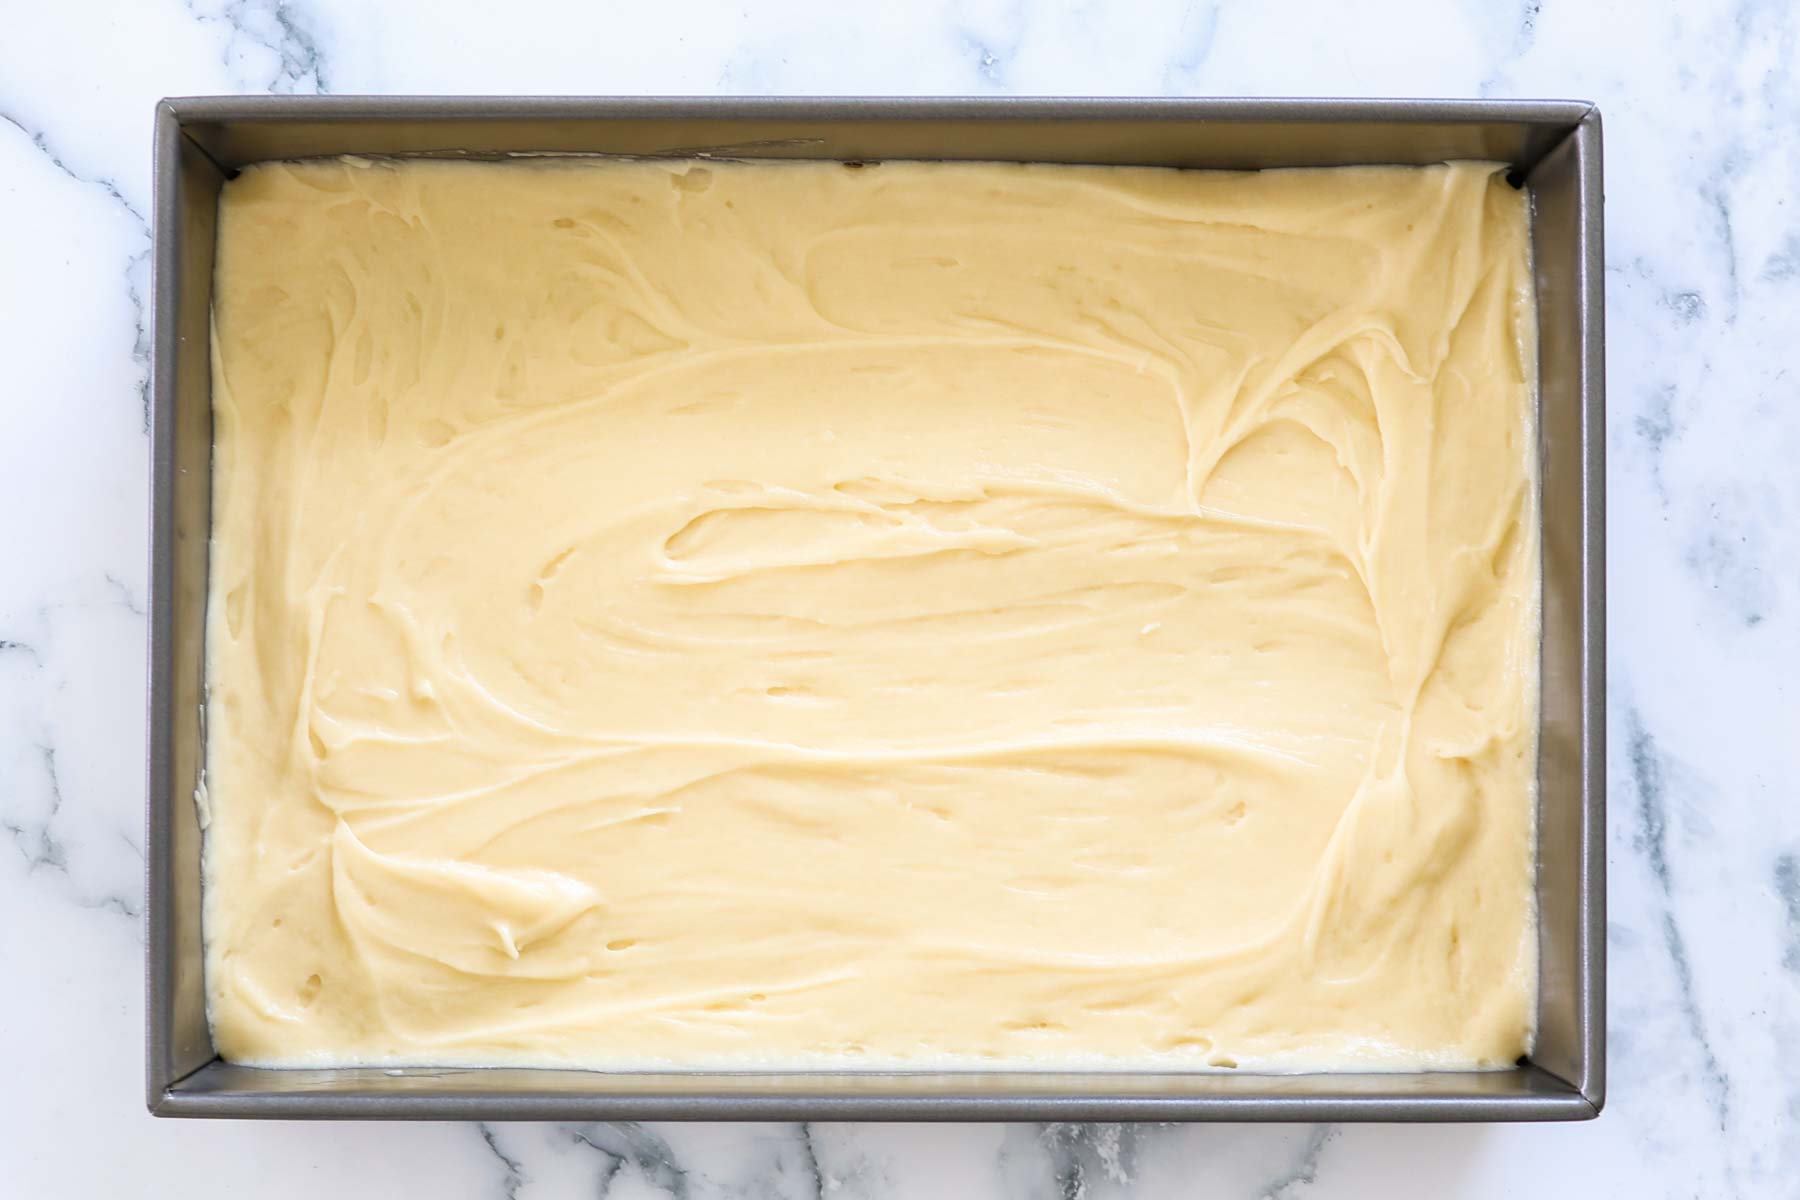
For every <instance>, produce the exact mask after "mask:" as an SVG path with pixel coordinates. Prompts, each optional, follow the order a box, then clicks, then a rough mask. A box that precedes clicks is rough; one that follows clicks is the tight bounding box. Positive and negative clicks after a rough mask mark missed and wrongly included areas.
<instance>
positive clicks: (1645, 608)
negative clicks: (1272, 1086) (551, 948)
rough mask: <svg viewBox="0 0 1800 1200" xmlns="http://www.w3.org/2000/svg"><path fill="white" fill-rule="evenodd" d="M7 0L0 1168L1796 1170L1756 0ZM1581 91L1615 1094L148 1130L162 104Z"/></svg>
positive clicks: (1796, 257) (541, 1182) (229, 1173)
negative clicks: (913, 1120) (1059, 1116)
mask: <svg viewBox="0 0 1800 1200" xmlns="http://www.w3.org/2000/svg"><path fill="white" fill-rule="evenodd" d="M494 11H495V10H494V9H493V6H489V5H485V4H481V3H478V2H476V0H435V2H427V0H402V2H396V3H387V4H382V5H370V4H364V3H361V2H360V0H292V2H290V3H275V2H271V0H187V2H186V4H185V5H184V4H182V3H179V2H177V0H143V2H141V3H125V2H123V0H120V2H117V3H106V2H103V0H89V2H87V3H73V4H66V5H50V4H42V5H32V6H29V7H17V8H15V9H14V10H13V11H11V12H10V13H9V15H8V18H7V21H6V33H5V35H4V36H3V37H0V222H3V223H4V227H5V228H7V229H8V230H9V231H11V232H9V234H8V235H7V236H6V237H4V238H0V361H4V362H5V364H6V366H5V370H4V374H0V413H3V414H4V418H3V424H0V429H3V430H4V436H3V437H0V464H3V466H0V548H3V550H0V555H3V558H4V562H5V568H4V569H3V570H0V912H3V913H4V914H5V915H4V917H3V918H0V963H4V964H5V968H4V969H5V970H6V972H7V973H8V975H9V977H10V978H11V980H12V981H13V982H12V985H11V986H10V987H9V988H7V989H6V994H5V998H4V999H0V1032H3V1041H4V1045H5V1047H6V1050H7V1056H8V1059H7V1066H8V1068H9V1069H8V1071H7V1072H6V1079H5V1082H6V1086H5V1088H4V1091H3V1094H0V1193H3V1194H6V1195H13V1196H20V1197H51V1196H94V1195H131V1196H183V1197H206V1196H214V1195H217V1196H236V1195H250V1194H254V1195H259V1196H268V1197H282V1196H295V1197H301V1196H305V1197H310V1196H313V1195H319V1194H325V1195H396V1194H408V1193H411V1192H415V1191H416V1192H418V1193H419V1194H429V1195H433V1196H440V1197H446V1198H450V1197H508V1196H510V1197H519V1198H521V1200H540V1198H543V1197H561V1196H606V1197H616V1198H619V1200H625V1198H629V1197H646V1196H648V1197H660V1196H669V1197H694V1198H696V1200H699V1198H704V1197H753V1196H754V1197H762V1196H775V1197H811V1196H820V1197H823V1196H827V1195H829V1196H834V1197H860V1196H871V1197H874V1196H908V1197H912V1196H918V1197H938V1196H949V1195H958V1196H972V1197H973V1196H986V1195H993V1196H1007V1197H1036V1196H1060V1197H1075V1196H1086V1197H1105V1196H1113V1195H1141V1196H1178V1195H1179V1196H1191V1195H1205V1196H1219V1197H1287V1198H1298V1197H1305V1196H1325V1195H1332V1196H1350V1197H1358V1196H1371V1197H1372V1196H1385V1195H1391V1194H1395V1193H1396V1192H1398V1193H1399V1194H1420V1195H1433V1196H1471V1197H1490V1196H1491V1197H1499V1196H1512V1195H1519V1194H1526V1193H1530V1194H1537V1195H1545V1194H1548V1195H1560V1194H1564V1193H1567V1194H1571V1195H1573V1194H1577V1193H1583V1194H1598V1195H1629V1196H1633V1197H1658V1196H1776V1195H1793V1194H1795V1192H1796V1190H1797V1189H1800V1125H1797V1124H1796V1123H1797V1122H1800V803H1796V801H1797V799H1800V796H1797V793H1796V788H1797V787H1800V784H1797V783H1796V780H1800V684H1797V683H1796V681H1795V676H1796V671H1797V669H1800V470H1797V469H1796V467H1795V464H1796V463H1800V200H1796V199H1794V197H1796V196H1800V78H1797V77H1796V74H1795V64H1796V63H1797V62H1800V45H1797V44H1796V43H1797V41H1800V18H1797V14H1796V13H1795V12H1794V11H1792V10H1790V9H1789V8H1788V7H1787V6H1785V5H1784V4H1783V3H1780V2H1779V0H1776V2H1768V3H1758V2H1756V0H1746V2H1744V3H1733V4H1727V3H1723V2H1721V0H1704V2H1701V0H1694V2H1690V3H1685V4H1679V5H1677V4H1670V5H1666V6H1663V5H1657V6H1651V5H1641V4H1636V3H1630V2H1628V0H1614V2H1611V3H1577V2H1575V0H1545V2H1543V3H1539V2H1538V0H1492V2H1490V0H1463V2H1461V3H1450V2H1444V3H1420V4H1415V5H1408V4H1398V3H1383V2H1375V3H1367V4H1358V5H1344V4H1337V3H1330V2H1327V0H1296V2H1285V3H1270V4H1260V5H1248V4H1241V5H1226V4H1224V3H1222V2H1220V0H1145V2H1144V3H1140V4H1137V5H1135V6H1133V8H1132V11H1131V13H1130V16H1129V17H1127V15H1126V12H1125V6H1123V5H1102V4H1092V3H1089V4H1075V5H1070V6H1060V5H1053V4H1050V3H1043V2H1034V0H1015V2H1002V0H991V2H990V0H973V2H964V3H950V2H948V0H931V2H922V3H917V4H908V5H885V6H870V7H868V8H866V9H865V8H863V7H861V6H853V5H832V4H817V5H809V4H804V3H799V2H796V0H766V2H764V3H759V4H755V5H750V4H746V5H742V6H739V5H735V4H730V5H704V4H689V3H662V4H654V5H640V6H631V7H630V8H629V9H628V10H624V11H619V12H612V13H608V12H605V11H603V9H602V6H590V5H583V4H576V3H571V2H569V0H542V2H537V3H522V4H519V5H516V6H506V15H505V17H504V18H496V17H495V16H494V15H493V12H494ZM313 91H332V92H361V93H384V92H386V93H393V92H418V93H431V92H472V93H484V92H485V93H496V92H524V93H546V94H549V93H705V94H714V93H718V94H724V93H795V94H803V93H938V94H958V93H979V94H996V93H1012V94H1119V95H1126V94H1144V95H1152V94H1171V95H1233V94H1240V95H1349V96H1361V95H1405V96H1521V97H1525V96H1530V97H1578V98H1583V99H1591V100H1595V101H1597V102H1598V103H1599V104H1600V106H1601V108H1602V110H1603V112H1604V114H1605V118H1606V139H1607V145H1606V157H1607V203H1608V211H1607V286H1608V290H1609V296H1608V322H1609V352H1608V360H1609V372H1610V384H1611V387H1610V400H1609V407H1610V416H1609V421H1608V452H1609V455H1610V459H1609V466H1608V477H1607V497H1608V538H1609V544H1610V570H1609V581H1608V582H1609V590H1610V595H1611V627H1610V636H1609V648H1610V669H1611V680H1610V690H1609V696H1608V704H1609V711H1610V739H1609V768H1610V772H1611V778H1612V784H1611V795H1610V801H1611V828H1610V850H1611V855H1610V857H1611V913H1612V919H1611V924H1610V926H1609V929H1608V941H1609V948H1610V954H1611V997H1612V998H1611V1013H1610V1022H1611V1087H1610V1100H1609V1105H1608V1108H1607V1110H1606V1112H1605V1114H1604V1115H1603V1116H1602V1117H1601V1118H1600V1120H1599V1121H1597V1122H1594V1123H1590V1124H1585V1125H1563V1126H1542V1127H1518V1126H1515V1127H1486V1128H1484V1127H1458V1126H1447V1127H1432V1128H1427V1127H1405V1126H1356V1127H1350V1126H1344V1127H1333V1126H1316V1127H1306V1126H1268V1127H1252V1126H1187V1127H1160V1126H1126V1127H1119V1126H1050V1127H1035V1126H973V1125H965V1126H919V1125H910V1126H906V1125H903V1126H869V1125H865V1126H831V1125H818V1126H791V1125H790V1126H779V1125H689V1126H680V1125H654V1126H652V1125H643V1126H638V1125H509V1126H478V1125H468V1124H419V1125H385V1126H384V1125H372V1124H370V1125H355V1124H280V1123H261V1124H258V1123H201V1122H168V1121H164V1122H158V1121H154V1120H153V1119H151V1118H150V1117H149V1116H148V1115H146V1114H145V1112H144V1110H143V1105H142V1086H141V1081H142V1057H143V1056H142V1039H143V1001H142V972H143V965H142V954H143V940H144V931H143V922H142V910H143V887H142V882H141V876H142V868H143V838H142V810H143V744H144V719H143V698H144V592H145V578H146V562H145V522H146V515H145V492H146V471H147V463H146V458H147V455H146V442H145V436H146V434H145V426H146V417H145V400H144V396H145V382H146V368H147V364H148V341H147V328H146V325H147V322H148V320H149V314H148V311H147V306H146V296H147V290H148V285H149V270H148V255H149V248H150V247H149V238H148V231H147V228H146V224H145V219H146V214H147V213H148V211H149V206H150V170H149V168H150V123H151V110H152V106H153V104H154V102H155V101H156V100H157V98H159V97H161V96H163V95H173V94H194V93H216V92H280V93H294V92H313Z"/></svg>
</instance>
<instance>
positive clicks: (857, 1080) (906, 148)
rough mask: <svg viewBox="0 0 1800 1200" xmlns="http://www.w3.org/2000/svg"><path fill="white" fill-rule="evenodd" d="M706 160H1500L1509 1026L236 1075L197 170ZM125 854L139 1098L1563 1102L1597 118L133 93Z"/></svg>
mask: <svg viewBox="0 0 1800 1200" xmlns="http://www.w3.org/2000/svg"><path fill="white" fill-rule="evenodd" d="M514 152H584V153H596V152H597V153H616V154H634V155H645V154H669V155H676V154H694V153H702V152H707V153H718V154H729V155H731V156H734V157H773V158H825V159H843V160H859V159H896V158H927V159H1008V160H1029V161H1041V162H1080V163H1134V164H1155V165H1163V166H1178V167H1226V168H1260V167H1284V166H1323V165H1341V164H1352V163H1403V164H1417V163H1433V162H1439V161H1442V160H1445V159H1489V160H1499V161H1504V162H1508V163H1511V164H1512V165H1513V166H1514V168H1515V171H1514V176H1513V178H1514V181H1515V182H1518V183H1521V184H1523V185H1524V186H1526V187H1528V188H1529V189H1530V190H1531V193H1532V200H1533V206H1532V211H1533V217H1532V221H1533V226H1532V243H1533V251H1534V254H1535V262H1536V274H1537V290H1538V320H1539V326H1540V329H1539V360H1540V379H1541V385H1540V400H1539V404H1540V420H1539V430H1540V444H1539V451H1540V454H1541V464H1542V466H1541V474H1542V488H1543V505H1542V509H1543V522H1544V525H1543V566H1544V570H1543V577H1544V581H1543V588H1544V591H1543V650H1542V673H1543V688H1542V716H1541V721H1542V730H1541V738H1540V743H1539V745H1540V766H1539V784H1540V788H1539V793H1540V800H1539V803H1540V814H1539V854H1538V859H1539V861H1538V919H1539V944H1540V948H1541V963H1542V967H1541V981H1540V992H1539V997H1538V1039H1537V1048H1536V1052H1535V1053H1534V1054H1533V1055H1532V1057H1531V1059H1530V1060H1529V1061H1525V1062H1521V1063H1520V1064H1519V1065H1518V1066H1517V1067H1516V1068H1514V1069H1512V1070H1508V1071H1497V1072H1481V1073H1435V1074H1370V1075H1344V1074H1321V1075H1287V1076H1278V1075H1249V1074H1231V1073H1227V1074H1186V1073H1175V1072H1169V1073H1066V1072H1058V1073H1047V1072H1034V1071H1029V1070H1008V1071H994V1072H989V1073H946V1074H940V1073H876V1072H844V1073H810V1072H808V1073H802V1072H791V1073H768V1074H747V1073H742V1072H731V1073H707V1072H690V1073H664V1074H637V1073H593V1072H581V1071H551V1070H513V1069H491V1068H490V1069H484V1070H443V1069H431V1070H405V1071H391V1070H264V1069H256V1068H250V1067H241V1066H236V1065H233V1064H231V1063H227V1062H223V1061H221V1060H220V1059H219V1058H218V1057H217V1055H216V1054H215V1053H214V1051H213V1046H212V1042H211V1039H210V1037H209V1035H208V1031H207V1025H206V1010H205V992H204V987H203V980H202V956H201V939H200V828H199V825H198V822H197V819H196V813H195V808H194V804H193V799H192V798H193V793H194V788H195V784H196V782H197V778H198V776H197V772H198V770H199V767H200V764H201V762H202V761H203V752H202V748H203V739H204V737H205V730H204V727H203V724H202V720H201V701H202V696H203V694H204V691H203V689H204V672H205V658H204V654H203V648H204V639H203V636H202V630H203V628H204V608H205V603H206V580H207V536H208V528H209V503H210V496H209V492H210V487H211V473H210V464H211V450H212V444H211V437H212V431H211V401H210V386H211V381H210V368H209V359H208V353H209V351H208V312H209V309H210V305H211V286H212V261H213V240H214V218H215V212H216V209H217V202H218V195H219V186H220V184H221V183H222V182H223V181H224V180H225V179H226V178H227V177H229V175H230V173H231V172H232V171H233V170H234V169H235V168H237V167H240V166H243V165H245V164H247V163H252V162H257V161H262V160H268V159H281V158H297V157H305V156H311V155H335V154H369V155H407V154H422V155H436V156H451V155H458V156H461V155H479V156H490V155H502V154H508V153H514ZM155 172H156V226H155V255H154V278H155V303H156V330H155V343H154V368H153V372H152V386H151V438H150V447H151V449H150V453H151V506H150V510H151V517H150V523H151V566H150V579H151V593H150V623H149V624H150V698H149V744H150V753H149V768H148V769H149V780H148V801H149V802H148V814H147V823H148V844H149V860H148V864H147V874H148V889H149V892H148V895H149V949H148V961H147V984H148V993H149V995H148V1000H149V1006H148V1026H149V1028H148V1045H147V1067H148V1078H147V1089H148V1102H149V1107H150V1110H151V1111H152V1112H153V1113H156V1114H158V1115H162V1116H193V1117H319V1118H346V1117H352V1118H354V1117H383V1118H425V1119H447V1118H473V1119H482V1120H508V1119H517V1120H608V1119H623V1118H633V1119H682V1118H692V1119H707V1120H720V1119H727V1120H728V1119H756V1120H774V1119H781V1120H909V1121H913V1120H958V1121H968V1120H1049V1119H1055V1120H1065V1121H1066V1120H1108V1121H1126V1120H1153V1121H1169V1120H1175V1121H1181V1120H1226V1121H1261V1120H1269V1121H1287V1120H1293V1121H1356V1120H1391V1121H1488V1120H1496V1121H1497V1120H1578V1119H1582V1118H1587V1117H1592V1116H1594V1115H1596V1114H1597V1113H1598V1112H1599V1110H1600V1106H1601V1103H1602V1101H1603V1096H1604V1078H1605V1009H1606V1005H1605V976H1606V970H1605V866H1606V860H1605V851H1606V835H1605V807H1604V806H1605V780H1604V771H1605V746H1606V738H1605V696H1606V680H1605V643H1606V637H1605V608H1604V605H1605V597H1604V587H1605V577H1606V571H1605V562H1604V550H1605V548H1604V537H1605V516H1604V511H1603V504H1604V482H1605V470H1604V463H1603V458H1602V455H1603V452H1604V450H1603V446H1604V440H1605V405H1604V395H1603V393H1604V380H1603V377H1602V371H1603V359H1602V352H1601V347H1602V335H1603V331H1602V318H1603V311H1602V294H1601V288H1602V278H1603V276H1602V260H1601V172H1600V114H1599V113H1598V111H1596V110H1595V108H1594V107H1593V106H1592V105H1590V104H1586V103H1582V102H1577V101H1503V102H1490V101H1421V100H1039V99H948V100H924V99H920V100H897V99H809V100H802V99H755V100H745V99H717V100H704V99H654V98H651V99H523V98H517V97H513V98H494V99H480V98H467V97H459V98H405V99H403V98H391V99H384V98H357V97H304V98H302V97H292V98H289V97H279V98H276V97H213V98H195V99H180V100H165V101H164V102H162V103H161V104H160V105H159V106H158V107H157V110H156V156H155Z"/></svg>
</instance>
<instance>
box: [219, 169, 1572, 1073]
mask: <svg viewBox="0 0 1800 1200" xmlns="http://www.w3.org/2000/svg"><path fill="white" fill-rule="evenodd" d="M218 248H219V256H218V266H217V290H216V308H215V326H216V336H215V343H214V344H215V366H214V377H215V389H214V402H215V407H216V412H215V433H216V439H217V448H216V459H215V493H214V541H213V548H212V555H213V559H212V561H213V578H212V590H211V597H210V608H209V633H208V636H209V675H210V682H211V691H210V699H209V707H208V719H207V730H208V735H209V738H208V768H207V787H206V796H207V800H206V809H207V810H208V811H209V812H210V824H209V827H208V829H207V832H206V874H205V884H206V892H205V897H206V899H205V905H206V909H205V916H206V935H207V939H206V941H207V980H208V994H209V999H210V1011H211V1017H212V1021H213V1024H214V1028H215V1033H216V1037H217V1043H218V1046H219V1049H220V1050H221V1052H222V1053H223V1054H224V1055H225V1056H226V1057H227V1058H229V1059H233V1060H236V1061H240V1062H249V1063H262V1064H350V1063H413V1064H465V1063H477V1064H479V1063H515V1064H572V1065H581V1066H593V1067H621V1066H649V1065H658V1064H676V1065H684V1066H730V1065H738V1066H741V1065H785V1066H828V1067H859V1066H874V1065H910V1066H933V1065H945V1064H983V1063H992V1062H996V1061H998V1062H1002V1063H1007V1064H1013V1065H1019V1064H1032V1065H1077V1064H1091V1065H1116V1066H1137V1065H1158V1066H1174V1067H1184V1066H1192V1067H1208V1066H1210V1067H1217V1068H1226V1067H1233V1066H1235V1067H1239V1068H1246V1069H1249V1068H1278V1069H1298V1068H1357V1067H1362V1068H1381V1069H1391V1068H1416V1067H1467V1066H1500V1065H1510V1064H1511V1063H1512V1061H1513V1060H1514V1058H1515V1057H1516V1056H1517V1055H1519V1054H1520V1053H1521V1052H1523V1051H1524V1050H1525V1049H1526V1048H1527V1046H1528V1044H1529V1040H1530V1036H1531V1028H1532V1002H1533V996H1534V988H1535V931H1534V917H1533V910H1532V855H1533V806H1534V795H1533V775H1534V771H1535V757H1536V756H1535V742H1534V739H1535V723H1536V673H1537V629H1538V610H1537V596H1538V577H1539V566H1538V540H1537V528H1538V520H1537V512H1536V507H1535V506H1536V487H1535V482H1534V476H1533V472H1534V467H1533V461H1534V438H1535V432H1534V428H1533V417H1532V396H1533V387H1534V380H1533V371H1534V366H1533V363H1534V360H1535V350H1534V346H1533V342H1532V337H1533V334H1532V329H1533V318H1532V309H1531V296H1530V273H1529V267H1528V261H1527V221H1526V201H1525V198H1524V196H1523V194H1521V193H1519V192H1517V191H1514V190H1513V189H1511V188H1510V187H1508V186H1507V185H1506V184H1505V182H1504V181H1503V180H1502V178H1501V177H1500V175H1499V174H1497V172H1496V170H1495V169H1494V168H1492V167H1490V166H1486V165H1474V164H1462V165H1453V166H1448V167H1436V168H1425V169H1407V168H1370V169H1360V168H1359V169H1340V170H1322V171H1287V172H1269V173H1263V174H1224V173H1196V172H1176V171H1167V170H1154V169H1124V168H1085V167H1051V166H1018V165H997V164H977V165H930V164H904V163H888V164H881V165H872V166H867V167H863V168H860V169H855V168H847V167H845V166H842V165H839V164H797V163H786V164H765V165H748V164H730V163H718V162H709V163H696V162H654V163H652V162H645V163H626V162H561V161H558V162H549V161H538V162H529V163H508V164H475V163H446V162H413V163H409V164H404V165H395V164H381V163H369V162H361V161H354V160H341V161H316V162H309V163H303V164H271V165H266V166H262V167H256V168H252V169H250V170H247V171H245V172H244V173H243V175H242V176H241V177H240V178H238V179H236V180H235V181H233V182H231V183H229V184H227V185H226V189H225V193H224V199H223V203H222V208H221V215H220V229H219V246H218Z"/></svg>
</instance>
